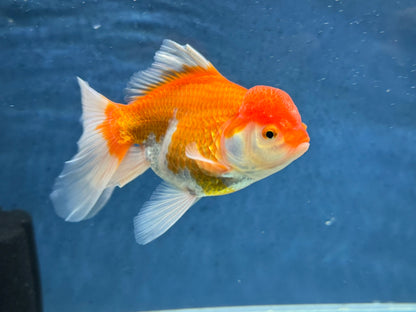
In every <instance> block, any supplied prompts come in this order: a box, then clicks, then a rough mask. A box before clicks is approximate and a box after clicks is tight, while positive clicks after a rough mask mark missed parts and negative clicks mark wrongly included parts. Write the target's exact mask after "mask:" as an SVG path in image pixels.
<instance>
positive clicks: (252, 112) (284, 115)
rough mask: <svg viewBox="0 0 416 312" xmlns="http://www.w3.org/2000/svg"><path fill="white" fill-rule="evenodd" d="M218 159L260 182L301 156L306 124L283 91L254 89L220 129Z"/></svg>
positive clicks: (306, 138) (305, 145)
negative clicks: (220, 148) (220, 158)
mask: <svg viewBox="0 0 416 312" xmlns="http://www.w3.org/2000/svg"><path fill="white" fill-rule="evenodd" d="M221 140H222V142H221V145H222V154H223V155H222V157H223V158H224V159H225V160H226V162H227V163H228V164H229V165H230V166H231V167H233V168H234V169H235V170H237V171H240V172H242V173H243V174H245V175H247V176H249V177H251V178H254V179H261V178H264V177H266V176H268V175H270V174H273V173H274V172H277V171H279V170H281V169H283V168H284V167H286V166H287V165H289V164H290V163H291V162H292V161H294V160H295V159H297V158H299V157H300V156H302V155H303V154H304V153H305V152H306V151H307V150H308V148H309V141H310V139H309V135H308V132H307V131H306V125H305V124H304V123H302V120H301V116H300V114H299V112H298V109H297V108H296V106H295V104H294V103H293V101H292V99H291V98H290V96H289V95H288V94H287V93H286V92H284V91H283V90H280V89H277V88H273V87H267V86H255V87H253V88H251V89H249V90H248V91H247V93H246V95H245V97H244V100H243V103H242V105H241V107H240V110H239V113H238V115H237V116H235V117H234V118H232V119H231V120H229V122H228V123H227V124H226V125H225V126H224V131H223V136H222V139H221Z"/></svg>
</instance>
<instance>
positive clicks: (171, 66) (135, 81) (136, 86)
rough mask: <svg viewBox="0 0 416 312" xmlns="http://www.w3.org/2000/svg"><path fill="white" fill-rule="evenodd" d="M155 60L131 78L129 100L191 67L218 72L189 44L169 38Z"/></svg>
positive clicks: (127, 99)
mask: <svg viewBox="0 0 416 312" xmlns="http://www.w3.org/2000/svg"><path fill="white" fill-rule="evenodd" d="M154 60H155V61H154V62H153V64H152V66H151V67H150V68H148V69H146V70H145V71H139V72H137V73H135V74H134V75H133V76H132V77H131V78H130V81H129V83H128V84H127V88H126V98H125V99H126V101H127V102H132V101H134V100H135V99H136V98H137V97H140V96H143V95H145V94H146V93H147V92H149V91H151V90H152V89H154V88H155V87H157V86H158V85H160V84H162V83H165V82H167V81H169V80H172V79H174V78H175V77H176V76H178V74H180V73H184V72H185V71H186V70H189V69H190V68H197V67H199V68H200V69H201V70H211V71H212V70H214V71H215V72H216V69H215V68H214V67H213V66H212V64H211V63H210V62H209V61H208V60H207V59H206V58H205V57H203V56H202V55H201V54H200V53H199V52H198V51H196V50H195V49H194V48H192V47H191V46H190V45H189V44H186V45H180V44H178V43H176V42H175V41H172V40H168V39H165V40H163V44H162V46H161V47H160V50H159V51H157V52H156V54H155V57H154Z"/></svg>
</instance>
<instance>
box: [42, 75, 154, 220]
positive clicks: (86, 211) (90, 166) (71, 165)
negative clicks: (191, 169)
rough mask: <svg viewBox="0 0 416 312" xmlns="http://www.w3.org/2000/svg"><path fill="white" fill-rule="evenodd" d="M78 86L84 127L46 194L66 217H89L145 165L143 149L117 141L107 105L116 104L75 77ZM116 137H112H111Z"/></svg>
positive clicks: (60, 214)
mask: <svg viewBox="0 0 416 312" xmlns="http://www.w3.org/2000/svg"><path fill="white" fill-rule="evenodd" d="M78 83H79V86H80V88H81V95H82V108H83V114H82V117H81V120H82V124H83V128H84V131H83V133H82V136H81V138H80V139H79V141H78V153H77V154H76V155H75V156H74V157H73V158H72V159H71V160H69V161H67V162H66V163H65V166H64V169H63V171H62V173H61V174H60V175H59V177H58V178H57V179H56V182H55V185H54V187H53V191H52V193H51V195H50V197H51V200H52V202H53V204H54V207H55V211H56V213H57V214H58V215H59V216H60V217H62V218H64V219H65V220H66V221H71V222H76V221H81V220H84V219H88V218H91V217H93V216H94V215H95V214H96V213H97V212H98V211H99V210H100V209H101V208H102V207H103V206H104V205H105V204H106V202H107V201H108V200H109V199H110V197H111V194H112V192H113V190H114V188H115V187H116V186H120V187H122V186H123V185H125V184H126V183H128V182H130V181H131V180H133V179H134V178H136V177H137V176H138V175H140V174H142V173H143V172H144V171H146V169H148V168H149V164H148V162H147V160H146V158H145V155H144V149H143V148H142V147H140V146H135V145H132V143H121V144H120V143H119V142H118V141H117V138H118V136H119V133H117V131H118V128H117V127H113V126H114V124H113V123H114V120H112V119H111V118H108V116H107V114H108V108H109V105H110V106H111V108H112V109H114V110H116V109H117V105H118V104H115V103H113V102H111V101H110V100H108V99H107V98H105V97H104V96H103V95H101V94H99V93H98V92H96V91H94V90H93V89H92V88H91V87H90V86H89V85H88V83H86V82H85V81H83V80H82V79H80V78H78ZM115 138H116V139H115Z"/></svg>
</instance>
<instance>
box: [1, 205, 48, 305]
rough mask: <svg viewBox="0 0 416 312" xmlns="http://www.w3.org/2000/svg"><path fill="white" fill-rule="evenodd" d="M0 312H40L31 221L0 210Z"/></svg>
mask: <svg viewBox="0 0 416 312" xmlns="http://www.w3.org/2000/svg"><path fill="white" fill-rule="evenodd" d="M0 311H1V312H3V311H4V312H8V311H10V312H20V311H24V312H32V311H34V312H40V311H42V301H41V290H40V280H39V269H38V260H37V255H36V246H35V239H34V234H33V226H32V219H31V217H30V216H29V214H28V213H26V212H24V211H20V210H15V211H1V210H0Z"/></svg>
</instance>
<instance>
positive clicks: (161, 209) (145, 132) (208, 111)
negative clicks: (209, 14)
mask: <svg viewBox="0 0 416 312" xmlns="http://www.w3.org/2000/svg"><path fill="white" fill-rule="evenodd" d="M78 82H79V85H80V88H81V95H82V107H83V114H82V118H81V120H82V123H83V129H84V131H83V133H82V136H81V138H80V139H79V141H78V153H77V154H76V155H75V156H74V157H73V158H72V159H71V160H69V161H67V162H66V163H65V166H64V169H63V171H62V173H61V175H60V176H59V177H58V178H57V180H56V182H55V185H54V189H53V192H52V193H51V199H52V201H53V204H54V206H55V210H56V212H57V214H58V215H59V216H61V217H62V218H64V219H65V220H66V221H81V220H85V219H88V218H91V217H93V216H94V215H95V214H97V213H98V211H99V210H100V209H101V208H102V207H103V206H104V205H105V203H106V202H107V201H108V200H109V198H110V196H111V194H112V192H113V190H114V188H115V187H116V186H118V187H123V186H124V185H126V184H127V183H129V182H130V181H132V180H133V179H135V178H136V177H138V176H139V175H141V174H142V173H143V172H145V171H146V170H147V169H148V168H152V170H153V171H154V172H155V173H156V174H157V175H158V176H159V177H161V178H162V179H163V180H164V181H165V182H164V183H162V184H161V185H160V186H159V187H158V188H156V190H155V192H154V193H153V195H152V196H151V197H150V200H149V201H147V202H146V203H145V204H144V206H143V208H142V209H141V211H140V212H139V214H138V215H137V216H136V217H135V218H134V228H135V237H136V241H137V242H138V243H139V244H147V243H149V242H150V241H152V240H154V239H155V238H157V237H159V236H160V235H162V234H163V233H164V232H166V231H167V230H168V229H169V228H170V227H171V226H172V225H173V224H174V223H175V222H176V221H177V220H178V219H179V218H180V217H181V216H182V215H183V214H184V213H185V212H186V211H187V210H188V209H189V208H190V207H191V206H192V205H193V204H195V203H196V202H197V201H198V200H199V199H200V198H202V197H204V196H216V195H224V194H228V193H232V192H235V191H238V190H240V189H242V188H245V187H246V186H248V185H250V184H252V183H254V182H256V181H259V180H261V179H263V178H265V177H267V176H269V175H271V174H273V173H275V172H277V171H279V170H281V169H283V168H284V167H286V166H287V165H289V164H290V163H291V162H292V161H294V160H295V159H297V158H298V157H300V156H301V155H302V154H304V153H305V152H306V151H307V149H308V148H309V136H308V133H307V132H306V125H305V124H303V123H302V120H301V117H300V114H299V112H298V110H297V108H296V106H295V104H294V103H293V101H292V99H291V98H290V96H289V95H288V94H287V93H286V92H284V91H282V90H280V89H277V88H273V87H267V86H255V87H252V88H251V89H246V88H244V87H242V86H239V85H237V84H235V83H233V82H231V81H229V80H227V79H226V78H225V77H224V76H222V75H221V74H220V73H219V72H218V71H217V70H216V69H215V68H214V66H213V65H212V64H211V63H210V62H209V61H208V60H206V59H205V58H204V57H203V56H202V55H201V54H200V53H198V52H197V51H196V50H194V49H193V48H192V47H191V46H190V45H179V44H178V43H176V42H173V41H171V40H165V41H164V42H163V44H162V46H161V48H160V50H159V51H158V52H157V53H156V55H155V60H154V63H153V64H152V66H151V67H150V68H149V69H147V70H145V71H142V72H139V73H137V74H135V75H133V77H132V78H131V80H130V82H129V83H128V86H127V97H126V99H127V101H128V104H127V105H124V104H117V103H114V102H112V101H110V100H109V99H107V98H105V97H104V96H103V95H101V94H99V93H97V92H96V91H94V90H93V89H92V88H91V87H90V86H89V85H88V83H86V82H85V81H83V80H81V79H79V78H78Z"/></svg>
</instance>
